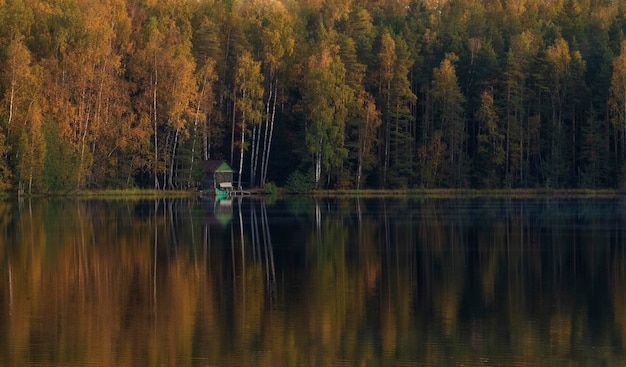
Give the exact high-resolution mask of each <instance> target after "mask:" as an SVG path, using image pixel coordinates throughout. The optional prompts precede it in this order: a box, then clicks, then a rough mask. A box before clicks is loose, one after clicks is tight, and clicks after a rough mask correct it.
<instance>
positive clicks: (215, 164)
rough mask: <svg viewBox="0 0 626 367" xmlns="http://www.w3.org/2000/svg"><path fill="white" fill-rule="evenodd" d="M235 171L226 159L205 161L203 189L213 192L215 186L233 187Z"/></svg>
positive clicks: (222, 187) (227, 188)
mask: <svg viewBox="0 0 626 367" xmlns="http://www.w3.org/2000/svg"><path fill="white" fill-rule="evenodd" d="M233 173H234V171H233V169H232V168H231V167H230V166H229V165H228V163H226V161H223V160H222V161H204V177H203V178H202V190H204V191H208V192H213V190H214V189H215V188H221V189H225V190H229V189H232V187H233Z"/></svg>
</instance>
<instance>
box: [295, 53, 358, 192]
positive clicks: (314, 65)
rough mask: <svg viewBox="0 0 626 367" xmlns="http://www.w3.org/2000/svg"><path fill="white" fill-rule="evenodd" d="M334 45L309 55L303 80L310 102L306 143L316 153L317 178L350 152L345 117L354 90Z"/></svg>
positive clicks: (341, 160) (314, 161)
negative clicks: (347, 79)
mask: <svg viewBox="0 0 626 367" xmlns="http://www.w3.org/2000/svg"><path fill="white" fill-rule="evenodd" d="M337 52H338V49H337V48H336V47H333V46H328V47H324V48H322V50H321V52H320V53H319V54H316V55H313V56H311V57H309V60H308V63H307V68H308V70H307V72H306V75H305V80H304V81H303V94H304V102H305V104H306V115H307V129H306V145H307V148H308V151H309V153H310V154H311V156H312V158H313V159H312V160H313V167H314V172H315V182H316V184H318V185H319V184H320V179H321V178H322V174H327V173H328V171H329V170H330V169H331V168H336V167H339V166H341V164H342V163H343V160H344V159H345V158H346V156H347V151H346V148H345V145H344V142H345V136H344V133H345V119H346V116H347V103H348V101H349V100H350V99H351V98H352V93H353V91H352V90H351V89H350V88H349V87H348V86H347V85H346V81H345V73H346V70H345V67H344V65H343V63H342V62H341V59H340V58H339V56H338V54H337Z"/></svg>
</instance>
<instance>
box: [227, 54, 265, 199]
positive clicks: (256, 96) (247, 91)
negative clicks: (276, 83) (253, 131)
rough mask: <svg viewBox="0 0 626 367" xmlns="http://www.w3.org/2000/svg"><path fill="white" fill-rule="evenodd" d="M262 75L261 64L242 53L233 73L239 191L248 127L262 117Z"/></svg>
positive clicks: (255, 123) (246, 146) (255, 124)
mask: <svg viewBox="0 0 626 367" xmlns="http://www.w3.org/2000/svg"><path fill="white" fill-rule="evenodd" d="M263 92H264V91H263V75H262V74H261V62H260V61H255V60H254V59H253V58H252V55H250V53H248V52H244V53H243V54H242V55H241V56H240V57H239V60H238V62H237V69H236V73H235V93H236V95H235V98H234V101H235V110H236V111H237V112H238V119H239V129H240V136H241V138H240V140H239V177H238V180H237V186H238V187H239V189H241V177H242V176H243V162H244V153H245V152H246V150H247V149H248V144H249V142H248V140H247V138H246V136H247V135H248V134H249V132H248V130H249V128H250V127H249V125H253V126H254V127H257V125H258V124H259V123H260V122H261V119H262V117H263Z"/></svg>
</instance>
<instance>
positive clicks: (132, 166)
mask: <svg viewBox="0 0 626 367" xmlns="http://www.w3.org/2000/svg"><path fill="white" fill-rule="evenodd" d="M625 5H626V4H625V3H624V2H623V1H621V0H617V1H605V0H550V1H542V0H501V1H499V0H451V1H446V0H423V1H409V0H382V1H373V0H282V1H280V0H250V1H247V0H246V1H244V0H225V1H220V0H212V1H211V0H206V1H204V0H198V1H196V0H193V1H192V0H171V1H157V0H97V1H85V0H45V1H44V0H0V101H1V105H0V157H1V159H0V190H2V191H19V192H27V193H41V192H64V191H73V190H80V189H99V188H129V187H140V188H157V189H194V188H197V187H198V185H199V182H200V181H201V176H202V162H203V160H207V159H224V160H226V161H228V162H229V163H230V164H231V166H232V167H233V168H234V170H235V171H236V174H237V176H236V177H237V179H238V180H241V181H242V182H243V183H244V186H246V187H264V186H265V185H266V184H267V183H270V182H272V183H275V184H277V185H288V184H292V185H298V186H300V187H301V188H312V187H318V188H356V189H360V188H422V187H423V188H435V187H450V188H468V187H471V188H538V187H541V188H544V187H548V188H618V187H622V186H624V185H625V184H626V169H624V167H625V165H624V163H625V162H626V161H625V159H624V158H625V156H626V148H625V147H626V42H625V38H626V37H625V35H624V29H626V22H625V20H626V17H625V11H626V9H625Z"/></svg>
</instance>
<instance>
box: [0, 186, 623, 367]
mask: <svg viewBox="0 0 626 367" xmlns="http://www.w3.org/2000/svg"><path fill="white" fill-rule="evenodd" d="M221 210H223V211H231V212H232V213H231V214H232V218H233V219H232V220H231V221H230V222H228V223H227V224H225V225H224V224H221V223H217V222H214V221H210V220H207V218H206V216H207V213H206V210H204V209H203V207H202V206H200V205H197V204H196V203H195V202H190V201H187V200H158V201H149V202H139V203H135V202H126V201H119V202H104V201H103V202H98V201H94V202H82V201H50V202H44V201H37V202H28V201H25V202H24V203H22V204H21V205H20V206H18V207H14V206H13V205H9V204H7V203H0V233H2V241H0V248H1V249H2V251H0V269H1V271H2V274H3V275H2V278H1V279H2V281H0V310H1V313H0V317H1V319H0V332H1V333H3V334H4V335H5V339H4V340H5V341H4V342H2V343H0V364H1V365H28V364H29V363H34V362H36V363H39V364H55V363H56V364H96V365H103V364H106V365H207V364H208V365H223V364H229V363H230V364H231V365H276V366H283V365H341V364H349V365H395V364H402V363H406V364H415V363H417V364H423V365H460V364H465V365H488V364H489V363H494V364H520V365H522V364H523V365H538V366H540V365H555V364H556V365H558V364H568V365H571V364H574V365H585V364H590V363H591V364H596V362H600V363H604V364H606V365H621V364H624V363H625V362H626V358H624V355H623V353H622V351H623V349H624V347H625V346H626V342H625V340H626V316H625V315H626V297H625V296H624V295H623V294H624V292H623V289H624V288H625V287H626V265H624V264H626V247H625V245H626V234H625V232H624V229H623V228H624V226H623V225H622V223H623V220H624V219H625V218H624V217H623V213H624V210H623V208H621V207H620V206H619V205H618V204H616V203H613V202H611V201H596V202H594V201H585V202H584V204H583V205H581V204H580V203H579V202H573V201H566V200H565V201H564V200H552V201H549V200H546V201H544V200H541V201H508V202H505V201H501V200H481V201H477V200H469V199H468V200H425V201H421V202H413V201H404V202H402V201H389V200H387V201H384V200H365V199H358V200H348V199H345V200H340V201H335V200H321V199H320V200H317V201H315V200H309V201H301V202H299V203H298V204H286V203H283V202H277V203H276V204H275V205H274V206H271V207H268V206H266V205H265V204H264V202H263V201H255V200H249V199H248V198H244V199H241V200H239V199H238V198H237V199H235V200H234V201H233V202H232V206H230V207H229V206H224V207H222V208H221ZM600 214H602V215H600ZM44 351H45V352H46V354H42V353H43V352H44Z"/></svg>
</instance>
